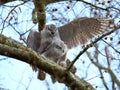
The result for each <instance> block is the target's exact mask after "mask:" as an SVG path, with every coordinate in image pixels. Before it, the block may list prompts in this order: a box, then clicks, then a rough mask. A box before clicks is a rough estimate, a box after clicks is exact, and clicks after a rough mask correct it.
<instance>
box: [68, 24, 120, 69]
mask: <svg viewBox="0 0 120 90" xmlns="http://www.w3.org/2000/svg"><path fill="white" fill-rule="evenodd" d="M119 28H120V26H117V27H115V28H114V29H113V30H111V31H110V32H108V33H106V34H103V35H102V36H100V37H98V38H97V39H96V40H95V41H93V42H92V43H90V44H88V45H87V46H86V47H85V48H84V49H83V50H82V51H80V52H79V54H78V55H77V57H76V58H75V59H74V60H73V61H72V62H71V64H70V66H69V67H68V68H67V70H70V68H71V67H72V66H73V65H74V63H75V62H76V61H77V60H78V59H79V57H80V56H81V55H82V54H83V53H84V52H86V51H87V50H88V49H89V48H90V47H92V46H93V45H94V44H95V43H96V42H98V41H99V40H101V39H102V38H103V37H105V36H107V35H109V34H111V33H113V32H114V31H116V30H118V29H119Z"/></svg>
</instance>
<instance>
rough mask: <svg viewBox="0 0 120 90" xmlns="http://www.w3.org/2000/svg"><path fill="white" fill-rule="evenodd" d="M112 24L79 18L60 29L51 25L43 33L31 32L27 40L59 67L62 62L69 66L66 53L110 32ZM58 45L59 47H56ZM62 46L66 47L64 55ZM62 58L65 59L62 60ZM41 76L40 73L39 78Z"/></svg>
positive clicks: (106, 21) (29, 45)
mask: <svg viewBox="0 0 120 90" xmlns="http://www.w3.org/2000/svg"><path fill="white" fill-rule="evenodd" d="M111 24H112V23H111V20H106V19H104V18H94V17H93V18H88V17H82V18H77V19H75V20H73V21H71V22H69V23H67V24H65V25H63V26H60V27H56V25H54V24H49V25H46V26H45V28H44V29H43V30H41V32H36V31H31V32H32V34H31V32H30V34H29V36H28V38H27V46H28V47H30V48H32V49H33V50H35V51H37V52H38V53H40V54H41V55H43V56H45V57H47V58H48V59H51V60H53V61H54V62H56V63H58V64H59V65H62V61H63V62H64V63H65V64H66V65H67V62H65V61H66V53H67V51H68V50H69V49H71V48H74V47H76V46H78V45H84V44H86V43H87V42H88V41H89V40H91V39H92V38H94V37H96V36H99V35H101V34H104V33H106V32H108V31H109V30H110V29H111ZM59 42H60V44H59ZM58 44H59V46H58V47H56V46H57V45H58ZM61 46H64V47H65V48H64V49H65V51H64V53H63V52H62V48H61ZM58 48H59V49H58ZM60 48H61V49H60ZM66 48H67V49H66ZM52 50H53V52H52ZM51 52H52V53H51ZM53 53H54V54H53ZM58 53H60V54H58ZM55 55H56V56H55ZM57 55H58V56H57ZM58 57H59V58H58ZM60 58H64V59H63V60H61V59H60ZM60 60H61V61H60ZM60 63H61V64H60ZM68 64H70V63H68ZM63 65H64V64H63ZM68 66H69V65H68ZM41 75H42V74H41ZM41 75H39V73H38V76H41ZM43 77H44V76H43Z"/></svg>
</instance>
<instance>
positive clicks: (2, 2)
mask: <svg viewBox="0 0 120 90" xmlns="http://www.w3.org/2000/svg"><path fill="white" fill-rule="evenodd" d="M12 1H15V0H0V5H3V4H5V3H8V2H12Z"/></svg>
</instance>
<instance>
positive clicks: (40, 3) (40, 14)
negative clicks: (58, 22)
mask: <svg viewBox="0 0 120 90" xmlns="http://www.w3.org/2000/svg"><path fill="white" fill-rule="evenodd" d="M34 5H35V9H34V10H35V11H36V12H37V21H38V30H39V31H41V30H42V29H43V28H44V26H45V23H46V14H45V1H44V0H34Z"/></svg>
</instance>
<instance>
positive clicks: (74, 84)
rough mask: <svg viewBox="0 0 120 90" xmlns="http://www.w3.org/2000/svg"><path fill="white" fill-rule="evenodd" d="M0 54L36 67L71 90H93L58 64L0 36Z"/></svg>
mask: <svg viewBox="0 0 120 90" xmlns="http://www.w3.org/2000/svg"><path fill="white" fill-rule="evenodd" d="M0 54H1V55H4V56H8V57H12V58H15V59H19V60H20V61H23V62H26V63H28V64H32V65H36V67H38V68H39V69H42V70H44V71H46V72H47V73H49V74H50V75H52V76H54V77H56V78H57V80H58V81H60V82H62V83H64V84H66V85H67V86H68V87H70V88H71V89H72V90H94V89H93V87H92V86H91V85H90V84H89V83H87V82H86V81H84V80H82V79H79V78H78V77H77V76H75V75H74V74H72V73H71V72H69V71H66V69H65V68H63V67H61V66H59V65H58V64H56V63H54V62H52V61H50V60H48V59H46V58H43V57H41V56H40V55H39V54H38V53H36V52H34V51H33V50H31V49H29V48H27V47H25V46H23V45H22V44H20V43H17V42H15V41H14V40H11V39H9V38H7V37H5V36H3V35H1V34H0Z"/></svg>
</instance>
